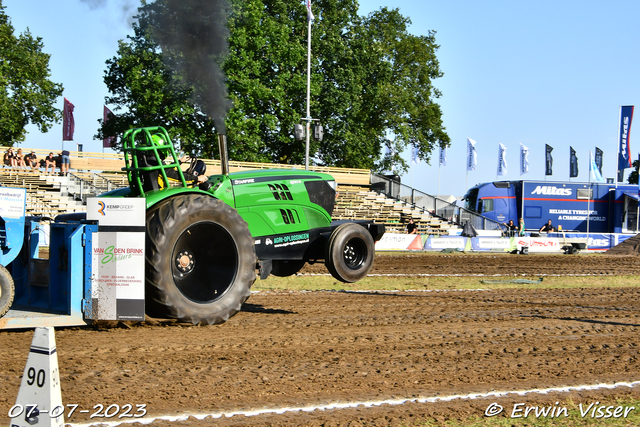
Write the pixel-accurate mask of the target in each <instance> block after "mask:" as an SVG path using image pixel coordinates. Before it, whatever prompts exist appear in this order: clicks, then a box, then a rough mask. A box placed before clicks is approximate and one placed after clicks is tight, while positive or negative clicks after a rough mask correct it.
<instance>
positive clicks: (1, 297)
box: [0, 265, 16, 317]
mask: <svg viewBox="0 0 640 427" xmlns="http://www.w3.org/2000/svg"><path fill="white" fill-rule="evenodd" d="M15 292H16V291H15V286H14V284H13V278H12V277H11V274H10V273H9V271H7V269H6V268H4V267H3V266H2V265H0V317H2V316H4V315H5V314H6V313H7V311H9V308H11V304H13V298H14V297H15Z"/></svg>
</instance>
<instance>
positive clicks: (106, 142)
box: [102, 105, 116, 148]
mask: <svg viewBox="0 0 640 427" xmlns="http://www.w3.org/2000/svg"><path fill="white" fill-rule="evenodd" d="M109 116H113V113H112V112H111V110H109V109H108V108H107V106H106V105H105V106H104V110H103V111H102V123H107V122H108V121H109ZM115 142H116V137H115V136H107V137H105V138H104V139H103V140H102V147H103V148H111V147H112V144H115Z"/></svg>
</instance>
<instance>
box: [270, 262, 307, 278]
mask: <svg viewBox="0 0 640 427" xmlns="http://www.w3.org/2000/svg"><path fill="white" fill-rule="evenodd" d="M304 264H305V261H304V260H296V259H293V260H273V263H272V269H271V274H273V275H274V276H278V277H289V276H293V275H294V274H296V273H297V272H298V271H300V270H302V267H304Z"/></svg>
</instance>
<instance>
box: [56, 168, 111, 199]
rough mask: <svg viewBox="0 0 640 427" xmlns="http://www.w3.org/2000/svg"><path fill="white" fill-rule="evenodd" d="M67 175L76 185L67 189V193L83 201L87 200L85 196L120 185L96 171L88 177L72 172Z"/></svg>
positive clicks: (101, 192) (100, 192) (94, 194)
mask: <svg viewBox="0 0 640 427" xmlns="http://www.w3.org/2000/svg"><path fill="white" fill-rule="evenodd" d="M68 176H69V177H70V178H71V179H72V180H73V181H74V183H75V187H76V189H75V190H69V194H70V195H72V196H73V197H74V198H75V199H76V200H82V202H83V203H86V202H87V197H95V196H99V195H100V194H103V193H106V192H107V191H111V190H114V189H116V188H121V187H122V185H119V183H116V182H113V181H111V180H109V179H107V178H105V177H103V176H100V175H98V174H96V173H93V174H91V177H90V179H86V178H85V177H82V176H78V175H76V174H74V173H72V172H69V174H68Z"/></svg>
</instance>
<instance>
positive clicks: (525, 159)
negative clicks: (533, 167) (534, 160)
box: [520, 144, 529, 176]
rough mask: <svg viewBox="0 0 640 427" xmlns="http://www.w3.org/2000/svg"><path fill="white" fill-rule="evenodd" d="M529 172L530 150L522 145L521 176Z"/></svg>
mask: <svg viewBox="0 0 640 427" xmlns="http://www.w3.org/2000/svg"><path fill="white" fill-rule="evenodd" d="M528 172H529V149H528V148H527V147H526V146H524V145H522V144H520V176H522V175H524V174H525V173H528Z"/></svg>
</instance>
